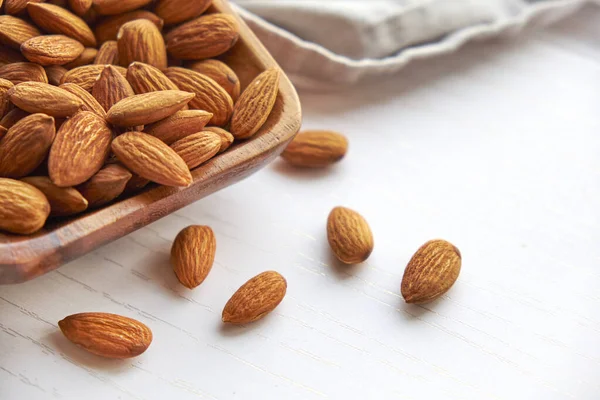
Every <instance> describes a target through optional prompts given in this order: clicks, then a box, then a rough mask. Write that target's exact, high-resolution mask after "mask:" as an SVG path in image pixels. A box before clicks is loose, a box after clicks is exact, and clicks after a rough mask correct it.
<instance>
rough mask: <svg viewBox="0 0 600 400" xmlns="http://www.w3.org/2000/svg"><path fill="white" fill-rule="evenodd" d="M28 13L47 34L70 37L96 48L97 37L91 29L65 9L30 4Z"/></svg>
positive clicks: (45, 4) (42, 4) (51, 5)
mask: <svg viewBox="0 0 600 400" xmlns="http://www.w3.org/2000/svg"><path fill="white" fill-rule="evenodd" d="M27 12H28V13H29V16H30V17H31V19H32V20H33V22H35V24H36V25H37V26H39V27H40V28H42V29H43V30H45V31H46V32H49V33H55V34H61V35H65V36H68V37H70V38H73V39H75V40H76V41H78V42H80V43H81V44H83V45H84V46H86V47H95V46H96V37H95V36H94V32H92V30H91V29H90V27H89V26H88V25H87V24H86V23H85V21H84V20H82V19H81V18H79V17H78V16H77V15H75V14H73V13H72V12H70V11H69V10H67V9H65V8H62V7H59V6H57V5H54V4H48V3H29V4H28V5H27Z"/></svg>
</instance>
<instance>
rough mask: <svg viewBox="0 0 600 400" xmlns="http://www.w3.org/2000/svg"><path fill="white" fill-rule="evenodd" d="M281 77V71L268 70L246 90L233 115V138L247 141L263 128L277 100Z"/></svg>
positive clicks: (231, 126) (236, 104)
mask: <svg viewBox="0 0 600 400" xmlns="http://www.w3.org/2000/svg"><path fill="white" fill-rule="evenodd" d="M279 76H280V71H279V69H277V68H271V69H268V70H266V71H265V72H263V73H261V74H260V75H258V76H257V77H256V78H254V80H253V81H252V82H251V83H250V84H249V85H248V87H247V88H246V89H245V90H244V92H243V93H242V95H241V96H240V98H239V99H238V101H237V103H235V107H234V108H233V114H232V115H231V124H230V127H229V130H230V132H231V134H232V135H233V137H235V138H236V139H247V138H249V137H251V136H253V135H254V134H255V133H256V132H258V130H259V129H260V127H261V126H263V124H264V123H265V121H266V120H267V118H269V115H270V114H271V111H272V110H273V106H274V105H275V100H276V99H277V93H278V91H279Z"/></svg>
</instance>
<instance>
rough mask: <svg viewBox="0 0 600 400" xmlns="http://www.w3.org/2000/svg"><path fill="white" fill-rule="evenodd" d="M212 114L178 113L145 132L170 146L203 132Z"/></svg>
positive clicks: (192, 111) (194, 111)
mask: <svg viewBox="0 0 600 400" xmlns="http://www.w3.org/2000/svg"><path fill="white" fill-rule="evenodd" d="M211 118H212V114H211V113H209V112H206V111H202V110H183V111H178V112H176V113H175V114H173V115H171V116H170V117H168V118H165V119H163V120H161V121H158V122H156V123H154V124H152V125H148V126H147V127H146V129H145V132H146V133H148V134H150V135H152V136H155V137H157V138H159V139H160V140H162V141H163V142H165V143H166V144H168V145H171V144H173V143H175V142H176V141H178V140H181V139H183V138H184V137H186V136H189V135H191V134H194V133H198V132H202V130H203V129H204V126H205V125H206V124H207V123H208V121H210V119H211Z"/></svg>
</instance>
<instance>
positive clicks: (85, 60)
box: [63, 47, 98, 69]
mask: <svg viewBox="0 0 600 400" xmlns="http://www.w3.org/2000/svg"><path fill="white" fill-rule="evenodd" d="M97 55H98V50H97V49H96V48H94V47H86V48H85V49H84V50H83V52H82V53H81V54H80V55H79V57H77V58H76V59H74V60H73V61H71V62H68V63H66V64H64V65H63V67H65V68H66V69H73V68H77V67H81V66H84V65H88V64H92V63H93V62H94V60H95V59H96V56H97Z"/></svg>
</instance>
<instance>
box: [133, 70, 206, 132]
mask: <svg viewBox="0 0 600 400" xmlns="http://www.w3.org/2000/svg"><path fill="white" fill-rule="evenodd" d="M127 81H128V82H129V84H130V85H131V87H132V88H133V90H134V92H135V93H136V94H142V93H149V92H157V91H160V90H179V88H178V87H177V86H176V85H175V84H174V83H173V82H171V80H170V79H169V78H167V76H166V75H165V74H164V73H162V71H161V70H160V69H158V68H156V67H153V66H152V65H149V64H145V63H142V62H137V61H136V62H132V63H131V64H130V65H129V67H128V68H127ZM196 132H198V131H196Z"/></svg>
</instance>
